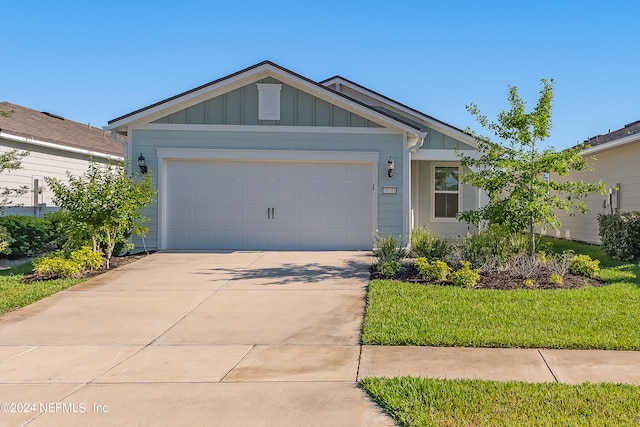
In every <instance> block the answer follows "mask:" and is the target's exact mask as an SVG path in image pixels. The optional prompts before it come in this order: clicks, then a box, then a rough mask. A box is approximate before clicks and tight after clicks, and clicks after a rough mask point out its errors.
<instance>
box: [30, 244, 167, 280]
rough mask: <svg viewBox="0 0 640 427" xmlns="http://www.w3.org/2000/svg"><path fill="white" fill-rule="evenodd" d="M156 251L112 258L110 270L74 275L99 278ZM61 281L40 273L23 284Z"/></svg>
mask: <svg viewBox="0 0 640 427" xmlns="http://www.w3.org/2000/svg"><path fill="white" fill-rule="evenodd" d="M154 252H156V251H149V252H147V253H145V252H140V253H135V254H127V255H123V256H117V257H115V256H114V257H112V258H111V261H110V268H109V269H108V270H107V269H106V268H105V267H102V268H99V269H96V270H87V271H82V272H80V273H78V274H77V275H74V276H73V278H74V279H88V278H89V277H94V276H98V275H100V274H103V273H106V272H107V271H111V270H113V269H115V268H118V267H122V266H123V265H127V264H131V263H132V262H135V261H137V260H139V259H142V258H144V257H146V256H147V255H150V254H152V253H154ZM54 279H59V277H58V276H55V275H42V274H38V273H32V274H27V275H25V276H24V277H23V278H22V283H31V282H36V281H41V280H54Z"/></svg>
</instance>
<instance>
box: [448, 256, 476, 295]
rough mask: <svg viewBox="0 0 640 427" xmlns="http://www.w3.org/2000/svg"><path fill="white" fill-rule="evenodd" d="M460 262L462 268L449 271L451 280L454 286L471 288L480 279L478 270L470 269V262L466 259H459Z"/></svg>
mask: <svg viewBox="0 0 640 427" xmlns="http://www.w3.org/2000/svg"><path fill="white" fill-rule="evenodd" d="M460 264H461V265H462V268H460V269H459V270H456V271H454V272H453V273H451V282H452V283H453V284H454V285H455V286H461V287H464V288H473V287H474V286H475V285H476V283H478V280H480V272H479V271H478V270H473V269H471V263H470V262H468V261H460Z"/></svg>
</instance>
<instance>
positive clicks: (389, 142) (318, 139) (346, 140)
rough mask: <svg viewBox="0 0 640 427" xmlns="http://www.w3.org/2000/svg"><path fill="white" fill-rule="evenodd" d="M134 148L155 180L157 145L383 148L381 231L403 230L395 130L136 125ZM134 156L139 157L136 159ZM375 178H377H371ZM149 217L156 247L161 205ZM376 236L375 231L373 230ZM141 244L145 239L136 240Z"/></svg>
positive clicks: (399, 147) (399, 138)
mask: <svg viewBox="0 0 640 427" xmlns="http://www.w3.org/2000/svg"><path fill="white" fill-rule="evenodd" d="M130 139H131V144H132V153H133V154H134V156H133V157H134V158H137V156H138V155H139V153H143V155H144V156H145V158H146V162H147V165H148V167H149V169H150V172H149V173H151V174H152V176H153V179H154V182H155V183H156V185H157V179H158V176H157V170H158V159H157V151H156V149H157V148H182V149H230V150H302V151H356V152H357V151H363V152H379V153H380V157H379V163H378V184H379V185H378V187H379V188H378V189H377V192H378V230H379V231H380V233H381V234H394V235H400V236H401V235H402V229H403V226H402V224H403V209H402V198H403V188H402V176H403V168H404V165H403V164H402V162H403V136H402V135H392V134H375V133H372V134H339V133H295V132H282V133H280V132H224V131H221V132H206V131H160V130H133V131H132V132H131V133H130ZM390 156H391V157H393V159H394V163H395V174H394V177H393V178H388V177H387V160H388V159H389V157H390ZM134 160H135V159H134ZM372 184H373V183H372ZM382 186H395V187H397V194H393V195H389V194H382ZM143 213H144V215H145V216H147V217H148V218H149V219H150V221H149V222H148V223H147V226H148V227H149V234H148V236H147V238H146V244H147V247H148V248H157V245H158V241H157V232H158V231H157V230H158V206H157V204H154V205H152V206H149V208H147V209H145V210H144V212H143ZM372 237H373V236H372ZM134 243H135V244H136V246H138V247H140V245H141V241H139V240H138V241H134Z"/></svg>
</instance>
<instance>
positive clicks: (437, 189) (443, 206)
mask: <svg viewBox="0 0 640 427" xmlns="http://www.w3.org/2000/svg"><path fill="white" fill-rule="evenodd" d="M459 209H460V168H459V167H457V166H440V165H435V166H434V168H433V217H434V218H435V219H455V217H456V214H457V213H458V211H459Z"/></svg>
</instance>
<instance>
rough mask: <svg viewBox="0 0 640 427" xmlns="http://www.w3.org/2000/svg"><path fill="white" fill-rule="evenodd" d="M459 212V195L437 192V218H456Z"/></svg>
mask: <svg viewBox="0 0 640 427" xmlns="http://www.w3.org/2000/svg"><path fill="white" fill-rule="evenodd" d="M457 213H458V195H457V194H447V193H436V206H435V215H436V218H455V217H456V214H457Z"/></svg>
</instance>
